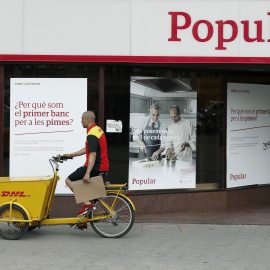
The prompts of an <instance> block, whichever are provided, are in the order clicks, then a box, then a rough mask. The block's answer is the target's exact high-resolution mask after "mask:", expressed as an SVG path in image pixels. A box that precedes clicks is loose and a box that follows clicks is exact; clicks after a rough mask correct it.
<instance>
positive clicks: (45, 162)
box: [9, 78, 87, 194]
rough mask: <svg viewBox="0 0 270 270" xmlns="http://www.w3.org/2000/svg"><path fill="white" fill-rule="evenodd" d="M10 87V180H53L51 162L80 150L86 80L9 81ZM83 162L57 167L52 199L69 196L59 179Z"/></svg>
mask: <svg viewBox="0 0 270 270" xmlns="http://www.w3.org/2000/svg"><path fill="white" fill-rule="evenodd" d="M10 85H11V87H10V89H11V92H10V98H11V102H10V168H9V169H10V176H42V175H53V171H52V167H51V165H50V163H49V159H50V158H51V157H52V156H55V155H57V154H67V153H72V152H75V151H77V150H80V149H82V148H83V147H84V146H85V145H84V142H85V134H86V133H85V132H86V131H85V130H84V129H83V128H82V125H81V115H82V113H83V112H84V111H86V109H87V79H86V78H13V79H11V81H10ZM84 162H85V157H84V156H81V157H76V158H74V159H73V160H68V161H67V162H64V163H63V164H60V170H59V176H60V181H58V183H57V189H56V193H58V194H69V193H71V192H70V190H69V189H68V188H67V187H66V185H65V179H66V177H67V176H68V175H69V174H70V173H72V172H73V171H74V170H75V169H76V168H77V167H80V166H82V165H83V164H84Z"/></svg>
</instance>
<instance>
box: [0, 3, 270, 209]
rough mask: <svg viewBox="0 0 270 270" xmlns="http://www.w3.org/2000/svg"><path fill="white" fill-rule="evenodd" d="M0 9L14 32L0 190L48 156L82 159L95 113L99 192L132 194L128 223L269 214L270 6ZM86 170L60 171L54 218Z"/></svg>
mask: <svg viewBox="0 0 270 270" xmlns="http://www.w3.org/2000/svg"><path fill="white" fill-rule="evenodd" d="M15 3H16V5H15ZM180 3H181V5H180ZM52 6H53V9H52ZM206 6H207V7H209V8H207V9H206V8H204V7H206ZM0 7H1V10H5V11H6V13H5V14H3V21H4V22H8V21H10V18H13V20H12V22H13V23H12V24H11V25H10V23H8V24H9V25H10V27H9V29H6V28H1V29H0V35H1V36H2V37H5V39H4V40H5V42H3V43H2V44H1V45H0V61H1V63H0V82H1V84H0V92H1V103H2V104H3V106H2V110H1V111H0V114H1V119H3V124H2V125H1V127H0V128H1V132H0V134H1V135H0V136H1V142H2V149H3V152H2V155H1V157H0V159H1V160H0V161H1V163H0V169H1V175H2V176H8V175H10V176H18V175H41V174H42V175H48V174H51V168H50V165H49V163H48V159H49V158H50V157H51V156H52V155H55V154H58V153H60V154H64V153H69V152H74V151H76V150H78V149H80V148H82V147H83V144H84V140H85V138H84V136H85V131H84V130H83V128H82V127H81V123H80V120H81V119H80V118H81V114H82V113H83V112H84V111H85V110H93V111H95V113H96V116H97V124H98V125H99V126H101V127H102V128H103V129H104V131H105V134H106V137H107V141H108V152H109V153H108V154H109V159H110V172H109V176H108V178H109V181H110V182H111V183H128V185H129V190H130V194H131V196H132V197H133V198H132V199H133V201H134V202H135V204H136V206H137V210H138V213H140V212H141V213H142V212H144V213H162V211H163V210H162V209H160V206H159V205H160V203H164V201H166V203H167V205H168V207H166V209H164V211H168V209H170V211H172V212H174V211H189V210H190V211H192V210H211V209H226V208H230V207H239V206H240V207H241V206H244V205H247V206H254V205H255V206H256V205H263V204H269V198H268V197H269V196H267V193H268V192H269V184H270V178H269V177H268V175H269V166H267V164H268V161H269V151H270V150H269V149H270V148H269V145H270V143H269V140H270V139H269V135H268V134H269V127H270V124H269V123H270V108H269V107H270V106H269V101H268V100H269V98H270V76H269V73H270V66H269V62H270V55H269V46H270V45H269V44H270V23H269V21H270V16H269V12H270V11H269V12H268V11H267V1H256V2H255V1H230V2H227V1H215V2H213V1H139V0H137V1H136V0H134V1H112V2H108V1H87V2H86V1H69V2H68V3H65V7H63V2H62V1H54V2H51V1H41V0H40V1H35V2H33V1H30V0H29V1H27V0H25V1H19V0H18V1H14V2H10V1H2V2H1V3H0ZM52 10H53V12H52ZM202 10H203V12H202ZM41 11H42V12H41ZM76 11H78V12H76ZM48 15H50V16H48ZM48 18H49V19H48ZM70 18H72V19H70ZM21 22H23V24H22V23H21ZM63 22H64V23H63ZM172 106H173V107H172ZM172 108H179V110H180V112H178V113H176V114H177V115H180V117H181V120H180V121H181V127H180V121H178V120H179V119H178V120H177V121H176V122H174V119H173V117H172V112H175V110H172ZM155 117H157V118H155ZM152 122H154V124H152ZM178 124H179V126H177V125H178ZM176 126H177V127H176ZM183 143H187V145H186V147H184V149H182V148H183V147H182V144H183ZM168 149H171V150H172V152H173V153H174V156H172V157H174V158H172V159H168V152H167V151H168ZM155 155H156V158H155ZM83 162H84V159H83V157H82V158H81V159H80V158H77V159H75V160H74V161H70V162H69V163H67V164H65V165H63V167H62V169H61V174H60V177H61V180H60V181H59V182H58V187H57V197H56V198H55V199H56V202H57V206H56V208H57V209H56V210H55V211H56V212H57V214H59V213H60V212H61V213H63V214H65V211H63V208H64V207H63V205H65V206H66V205H67V204H68V205H72V204H74V202H75V201H74V198H73V196H72V195H71V194H70V191H69V190H68V189H67V188H66V187H65V184H64V179H65V178H66V177H67V175H68V174H69V173H70V172H71V171H72V170H73V169H74V168H76V167H78V166H80V165H81V164H83ZM149 205H151V207H149ZM65 208H66V207H65Z"/></svg>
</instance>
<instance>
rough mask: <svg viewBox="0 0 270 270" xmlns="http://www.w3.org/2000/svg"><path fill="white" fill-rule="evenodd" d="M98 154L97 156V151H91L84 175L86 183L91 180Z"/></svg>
mask: <svg viewBox="0 0 270 270" xmlns="http://www.w3.org/2000/svg"><path fill="white" fill-rule="evenodd" d="M96 156H97V153H95V152H91V153H90V154H89V159H88V166H87V170H86V173H85V176H84V177H83V181H84V182H85V183H89V182H90V173H91V171H92V169H93V167H94V165H95V161H96Z"/></svg>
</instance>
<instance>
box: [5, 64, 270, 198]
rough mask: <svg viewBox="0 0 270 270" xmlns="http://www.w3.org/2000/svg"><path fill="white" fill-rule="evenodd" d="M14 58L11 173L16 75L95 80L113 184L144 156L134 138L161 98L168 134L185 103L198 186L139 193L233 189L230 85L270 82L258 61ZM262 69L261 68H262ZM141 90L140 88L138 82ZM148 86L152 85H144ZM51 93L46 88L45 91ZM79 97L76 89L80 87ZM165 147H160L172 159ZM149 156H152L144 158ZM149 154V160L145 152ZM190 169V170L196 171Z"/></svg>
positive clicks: (92, 95) (91, 99) (92, 96)
mask: <svg viewBox="0 0 270 270" xmlns="http://www.w3.org/2000/svg"><path fill="white" fill-rule="evenodd" d="M103 67H104V68H102V69H100V65H98V64H46V63H45V64H7V65H5V66H4V108H3V111H4V135H3V173H2V174H3V176H8V175H9V136H10V134H9V128H10V79H11V78H87V108H88V109H89V110H94V111H95V112H96V115H97V122H98V119H99V118H98V116H99V110H102V113H103V114H104V122H103V123H98V124H99V125H101V126H102V125H103V127H104V131H105V132H106V137H107V141H108V154H109V159H110V172H109V178H110V182H111V183H128V181H129V177H130V175H129V174H130V168H131V164H132V162H134V161H135V162H136V161H138V160H140V158H139V146H138V145H137V144H136V142H135V140H134V136H135V132H134V131H135V130H136V129H138V126H139V122H140V121H141V120H142V118H144V117H148V116H149V114H150V107H151V105H153V104H158V106H159V107H160V108H161V115H160V116H159V117H160V120H161V121H162V122H163V123H164V130H165V131H166V132H167V131H168V127H169V126H170V124H171V123H172V119H171V115H170V108H171V106H172V105H177V106H178V107H179V108H180V110H181V115H182V117H183V118H184V119H188V121H189V122H190V123H191V124H192V126H194V129H195V134H196V147H195V148H194V149H192V151H191V161H192V162H193V163H190V164H191V166H189V167H188V168H186V169H187V170H186V172H187V173H189V172H191V171H192V170H194V171H192V173H194V174H193V175H194V184H195V186H194V187H192V188H189V187H186V188H181V187H178V188H177V187H172V188H170V187H167V186H166V183H165V184H164V185H163V186H162V187H161V188H159V189H151V188H148V189H143V188H141V189H140V190H137V191H136V190H134V192H135V193H136V192H138V193H143V192H146V193H147V192H148V193H158V192H161V193H162V192H192V191H200V190H222V189H224V188H225V183H224V179H225V164H226V163H225V161H226V156H225V141H226V139H225V132H226V93H227V83H228V82H232V83H234V82H236V83H256V84H270V79H269V76H268V75H269V74H268V73H267V72H266V71H261V69H260V70H259V71H255V69H254V67H252V66H251V65H250V66H249V65H238V66H237V65H234V66H231V65H206V64H200V65H198V64H172V65H169V64H168V65H161V64H160V65H157V64H155V65H154V64H153V65H150V64H148V65H138V64H136V65H135V64H134V65H128V64H126V65H124V64H118V65H116V64H104V65H103ZM255 68H256V67H255ZM101 70H102V72H103V70H104V74H103V75H104V104H102V106H101V107H100V103H99V101H100V100H99V92H100V90H101V89H100V72H101ZM134 87H135V88H136V90H134V89H135V88H134ZM142 89H144V90H145V91H141V90H142ZM41 94H46V93H41ZM74 95H76V93H74ZM107 120H113V121H116V122H117V123H120V124H121V127H122V129H121V132H110V131H108V132H107V130H106V129H107V125H106V124H107ZM164 155H165V151H164V152H161V153H160V157H161V158H162V156H163V158H164ZM144 158H147V155H146V156H145V157H144ZM141 159H142V158H141ZM189 170H190V171H189Z"/></svg>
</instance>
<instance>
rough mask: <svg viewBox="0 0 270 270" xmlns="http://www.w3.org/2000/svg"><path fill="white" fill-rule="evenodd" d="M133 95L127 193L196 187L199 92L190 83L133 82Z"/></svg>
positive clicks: (165, 80)
mask: <svg viewBox="0 0 270 270" xmlns="http://www.w3.org/2000/svg"><path fill="white" fill-rule="evenodd" d="M130 91H131V96H130V133H129V189H130V190H161V189H163V190H164V189H182V188H195V187H196V128H195V127H196V112H197V92H196V91H195V90H193V89H192V86H191V83H190V79H189V78H181V79H180V78H164V77H162V78H161V77H154V78H153V77H151V78H149V77H132V78H131V82H130ZM184 145H185V146H184Z"/></svg>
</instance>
